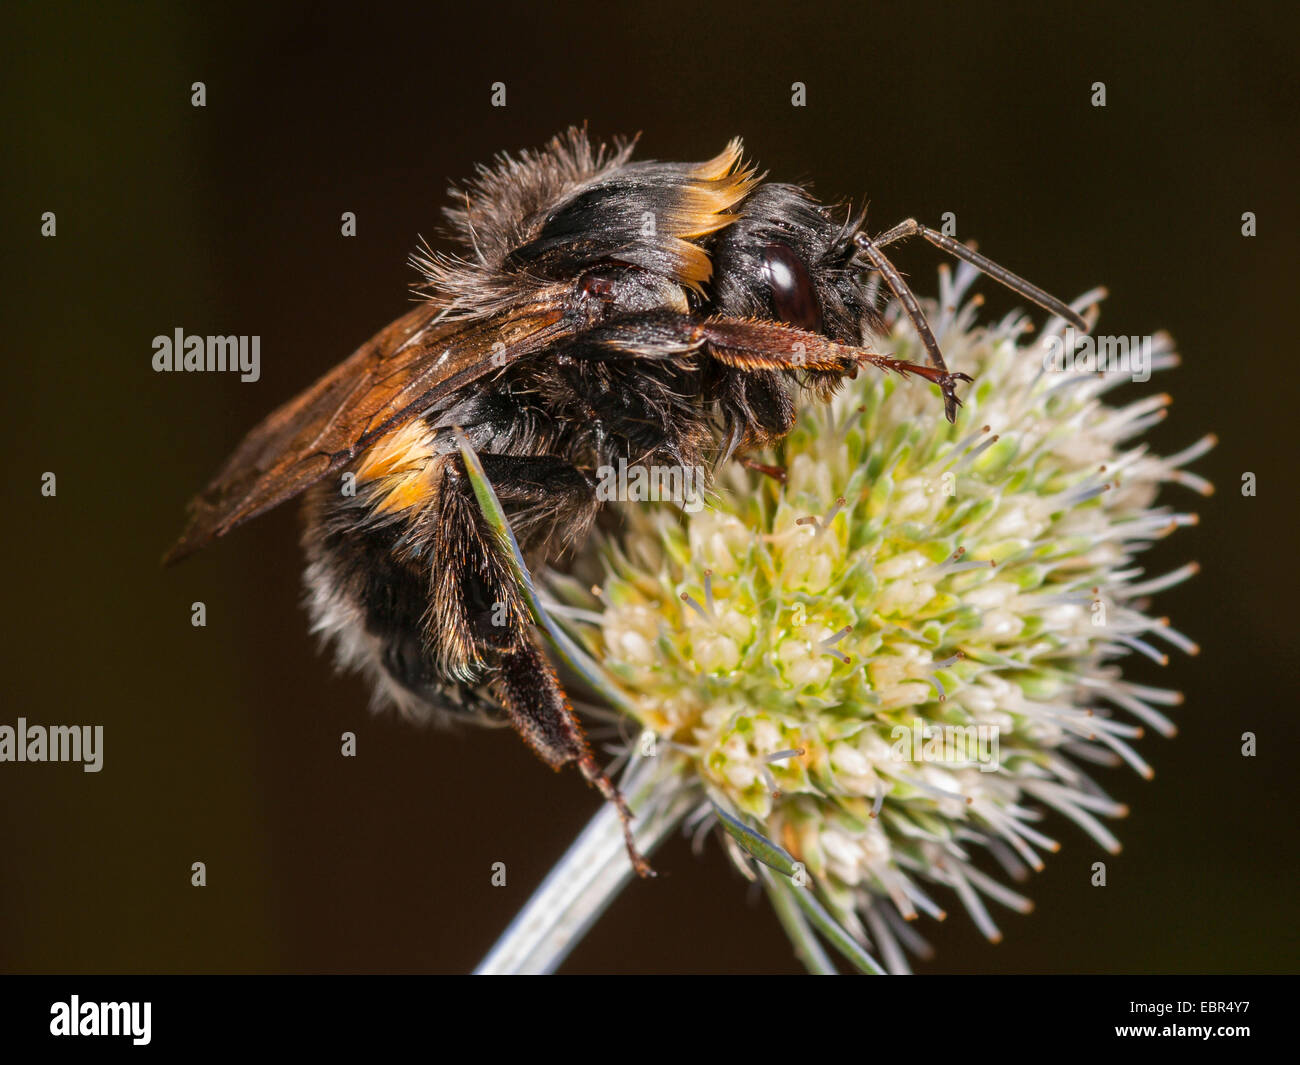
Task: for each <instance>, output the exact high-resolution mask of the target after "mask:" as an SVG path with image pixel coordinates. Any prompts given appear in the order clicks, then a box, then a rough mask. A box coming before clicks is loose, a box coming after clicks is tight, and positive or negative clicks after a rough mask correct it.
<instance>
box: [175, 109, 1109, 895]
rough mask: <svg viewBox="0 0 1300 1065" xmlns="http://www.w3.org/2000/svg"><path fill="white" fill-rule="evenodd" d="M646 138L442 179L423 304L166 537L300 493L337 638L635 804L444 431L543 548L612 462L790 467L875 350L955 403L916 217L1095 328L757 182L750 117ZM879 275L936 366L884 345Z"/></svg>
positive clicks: (379, 682)
mask: <svg viewBox="0 0 1300 1065" xmlns="http://www.w3.org/2000/svg"><path fill="white" fill-rule="evenodd" d="M632 148H633V144H632V143H627V142H618V143H616V144H615V145H614V146H613V147H612V148H607V147H605V146H597V145H594V144H593V143H592V142H591V141H590V139H589V138H588V136H587V134H586V133H585V131H583V130H578V129H572V130H569V131H568V132H567V133H565V134H562V135H561V136H558V137H556V138H555V139H553V140H552V141H551V142H550V144H549V145H547V146H546V147H545V148H543V149H541V150H539V151H526V152H523V153H520V154H518V155H517V156H510V155H502V156H500V157H499V158H498V159H497V160H496V162H495V164H494V165H493V166H491V167H487V168H480V170H479V171H478V174H477V176H476V177H475V178H474V179H472V180H471V181H470V182H468V183H467V184H465V185H464V186H461V187H459V188H453V189H452V190H451V199H452V206H451V207H450V208H448V209H447V211H446V215H447V219H448V223H449V226H450V229H451V231H452V233H451V235H452V237H453V238H455V239H456V240H457V241H458V242H459V249H458V250H457V251H456V252H454V253H435V252H433V251H431V250H429V248H428V247H427V246H425V247H424V248H423V250H422V251H421V252H420V253H417V254H416V255H415V256H413V260H412V261H413V263H414V264H415V266H416V267H417V268H418V269H419V270H420V271H421V273H422V275H423V276H422V280H421V282H420V283H419V284H418V285H417V286H416V288H417V290H418V291H419V293H420V295H421V296H422V297H423V298H422V299H420V300H419V302H418V304H417V306H415V308H414V309H413V310H411V311H410V312H409V313H407V314H405V315H404V316H403V317H401V318H399V319H398V320H397V321H396V322H393V323H392V324H391V325H389V326H387V327H386V328H385V329H383V330H382V331H381V332H379V333H378V334H377V335H376V336H374V337H373V338H372V339H370V340H369V341H367V342H366V343H365V344H363V345H362V346H361V347H360V348H359V349H358V350H357V351H356V352H354V353H353V354H352V356H351V357H350V358H348V359H347V360H345V361H344V362H342V363H340V364H339V365H338V366H336V367H334V369H332V370H331V371H329V372H328V373H327V374H325V376H324V377H322V378H321V379H320V380H319V381H317V382H316V383H315V384H314V385H312V386H311V387H310V388H309V389H307V391H305V392H304V393H302V394H301V395H299V396H298V397H296V398H295V399H292V400H290V401H289V402H288V403H286V404H285V405H284V406H282V407H280V408H279V409H278V410H276V411H275V412H273V413H272V414H271V415H270V416H269V417H267V418H266V420H265V421H263V422H262V424H261V425H259V426H258V427H257V428H255V429H254V430H253V431H252V432H250V433H249V434H248V436H247V437H246V438H245V439H244V441H243V443H241V444H240V445H239V447H238V448H237V449H236V450H235V453H234V454H233V455H232V456H231V457H230V459H229V460H228V461H227V462H226V464H225V465H224V466H223V467H222V468H221V470H220V472H219V473H218V474H217V475H216V477H215V478H214V479H213V480H212V482H211V484H209V486H208V487H207V488H206V489H205V490H204V491H203V493H202V494H201V495H199V496H198V497H197V498H196V499H195V500H194V501H193V502H192V503H191V505H190V517H189V523H188V526H187V527H186V529H185V532H184V534H183V535H182V537H181V539H180V541H179V542H178V543H177V544H176V545H175V547H174V548H173V549H172V550H171V552H170V553H169V554H168V556H167V561H174V560H176V559H179V558H182V557H184V556H185V555H188V554H190V553H191V552H193V551H196V550H198V549H199V548H200V547H203V546H204V545H205V544H207V543H209V542H210V541H212V540H214V539H216V538H217V537H220V536H223V535H224V534H226V533H227V532H229V531H230V530H231V529H233V528H235V527H236V526H238V525H240V524H242V523H243V522H245V521H248V520H249V519H250V518H253V517H256V516H257V515H258V514H261V513H262V512H263V511H266V510H269V509H270V508H271V507H274V506H275V505H277V504H279V503H282V502H284V501H285V500H287V499H290V498H292V497H293V496H296V495H299V494H301V493H304V492H306V499H305V516H306V521H305V532H304V535H303V545H304V548H305V551H306V556H307V573H306V581H307V586H308V595H309V609H310V612H311V615H312V619H313V623H314V627H315V629H316V630H317V631H319V632H320V633H322V634H324V635H325V636H326V637H327V638H329V639H330V640H332V641H333V642H334V644H335V645H336V648H337V653H338V657H339V661H340V663H341V664H342V665H344V666H346V667H349V668H357V669H361V670H364V671H365V672H366V673H367V674H369V675H370V677H371V678H372V679H373V680H374V682H375V685H376V690H377V692H378V693H380V694H381V696H382V697H383V698H385V699H387V700H389V701H391V702H392V703H394V704H396V705H397V706H398V707H399V708H400V709H401V710H402V711H403V712H405V713H406V714H408V715H410V716H414V717H428V716H430V715H432V714H435V713H437V712H439V711H449V712H452V713H459V714H464V715H472V714H476V713H481V712H484V711H487V712H490V713H497V714H499V713H501V712H504V714H505V715H507V716H508V718H509V721H510V722H511V724H512V725H513V726H514V727H515V729H517V730H518V732H519V733H520V735H522V736H523V738H524V739H525V740H526V741H527V742H528V743H529V745H530V746H531V747H532V748H533V750H535V751H536V752H537V753H538V754H539V755H540V756H541V757H542V759H543V760H545V761H546V762H547V763H548V764H549V765H551V766H553V767H556V768H559V767H561V766H564V765H568V764H570V763H576V765H577V766H578V768H579V769H580V770H581V772H582V774H583V775H584V776H585V777H586V779H587V780H588V781H589V782H591V783H592V784H594V785H595V786H596V787H598V788H599V789H600V791H601V792H602V793H603V794H604V795H605V797H606V798H607V799H609V800H610V801H612V802H615V803H616V804H617V805H618V807H619V810H620V812H621V813H622V815H623V818H624V825H625V829H626V827H627V821H628V814H627V809H626V806H625V804H624V803H623V800H622V797H621V796H620V794H619V792H618V790H617V789H616V788H615V787H614V785H613V784H612V783H611V782H610V780H609V779H608V777H607V776H606V775H605V773H604V772H603V771H602V770H601V768H600V767H599V766H598V765H597V764H596V762H595V760H594V758H593V756H592V753H591V751H590V749H589V747H588V745H587V742H586V740H585V738H584V736H583V733H582V730H581V727H580V726H579V724H578V722H577V720H576V718H575V716H574V713H573V710H572V708H571V706H570V704H569V701H568V699H567V697H566V695H565V693H564V690H563V689H562V687H561V685H560V683H559V680H558V679H557V677H556V674H555V672H554V670H553V669H552V667H551V666H550V664H549V663H548V661H547V659H546V657H545V656H544V654H543V652H542V650H541V648H540V646H539V643H538V638H537V635H536V634H535V632H534V631H533V630H532V626H531V622H530V615H529V610H528V607H527V603H526V600H525V598H524V595H523V592H522V590H521V589H520V588H519V587H518V586H517V584H516V581H515V579H514V577H513V575H512V573H513V571H512V569H511V567H510V565H509V561H508V560H507V559H506V558H505V557H503V553H502V549H501V547H500V546H499V542H498V540H497V539H496V538H495V536H494V534H493V532H492V530H491V528H490V527H489V525H488V524H487V522H486V519H485V518H484V516H483V514H482V512H481V510H480V508H479V506H478V504H477V502H476V497H475V495H474V492H473V490H472V486H471V484H470V481H469V479H468V476H467V473H466V469H465V466H464V460H463V458H462V455H461V453H460V450H459V447H458V434H457V432H456V431H455V430H457V429H458V428H459V429H460V430H463V433H464V436H465V437H467V438H468V440H469V442H470V444H471V446H472V447H473V448H474V450H475V451H476V452H477V453H478V455H479V456H480V458H481V461H482V465H483V468H484V471H485V472H486V474H487V477H488V479H489V480H490V481H491V483H492V485H493V486H494V488H495V490H496V493H497V495H498V496H499V498H500V500H501V503H502V506H503V508H504V510H505V513H506V515H507V518H508V520H509V521H510V524H511V528H512V530H513V532H514V534H515V537H516V539H517V540H518V542H519V545H520V548H521V549H522V551H523V552H524V553H525V557H526V558H527V559H528V561H529V563H530V565H534V566H537V565H544V564H546V563H550V562H554V561H556V560H557V559H559V558H560V557H561V556H562V555H563V554H564V553H565V552H566V551H570V550H572V549H574V548H576V547H578V546H579V545H581V543H582V542H583V540H584V537H585V536H586V534H587V533H588V531H589V529H590V528H591V524H592V521H593V519H594V518H595V516H596V513H597V510H598V507H599V505H600V504H599V502H598V499H597V493H596V490H595V486H596V475H597V471H598V470H600V469H601V468H608V467H614V466H617V465H618V464H619V462H620V460H622V461H623V462H625V463H626V464H627V465H628V466H632V465H635V464H645V465H654V466H661V467H663V466H668V467H674V466H675V467H680V468H687V467H700V466H703V467H704V468H706V469H712V468H716V466H717V464H719V463H722V462H726V461H730V460H739V461H744V462H749V463H751V464H753V465H755V466H756V467H757V468H760V469H763V470H765V471H767V472H769V473H771V474H772V475H773V476H780V475H781V471H780V470H779V469H777V468H774V467H767V466H762V465H761V464H759V463H757V461H756V459H755V456H756V455H757V453H758V452H760V451H762V449H764V448H766V447H767V446H769V445H771V444H773V443H774V442H776V441H779V440H780V439H781V438H782V437H783V436H785V435H786V434H787V433H788V432H789V431H790V429H791V427H792V425H793V424H794V417H795V407H794V403H795V398H796V397H797V396H798V395H799V394H801V393H803V392H811V393H812V394H813V395H814V396H815V397H818V398H820V399H825V398H827V397H829V396H830V395H831V394H832V393H833V392H834V391H835V389H836V388H837V386H838V385H839V384H840V382H841V381H842V380H843V379H844V378H845V377H846V376H847V377H852V376H854V375H855V374H856V373H857V371H858V370H859V369H860V368H862V367H867V366H870V367H875V368H877V369H880V370H885V371H896V372H898V373H902V374H911V375H916V376H918V377H921V378H924V379H925V380H927V381H930V382H932V383H934V384H935V385H937V386H938V387H939V389H940V391H941V393H942V396H943V399H944V405H945V411H946V414H947V416H948V418H949V419H950V420H951V419H953V418H954V417H955V414H956V409H957V406H958V405H959V403H960V401H959V400H958V398H957V395H956V386H957V384H958V383H959V382H960V381H963V380H969V378H968V377H966V376H965V375H964V374H956V373H950V372H949V371H948V369H947V367H946V366H945V365H944V361H943V357H942V355H941V353H940V351H939V346H938V344H937V343H936V341H935V339H934V336H933V334H932V332H931V330H930V327H929V326H928V324H927V323H926V320H925V317H924V315H923V313H922V311H921V308H920V306H919V305H918V303H917V301H916V300H915V298H914V297H913V295H912V293H911V292H910V290H909V289H908V287H907V285H906V284H905V282H904V281H903V279H902V278H901V277H900V275H899V274H898V272H897V271H896V270H895V269H894V267H893V266H892V265H891V263H890V262H889V260H888V259H887V258H886V257H885V255H884V253H883V251H882V249H883V248H884V247H886V246H887V245H889V244H891V243H894V242H895V241H898V240H900V239H903V238H905V237H909V236H917V235H919V236H922V237H924V238H926V239H927V240H929V241H930V242H932V243H934V244H936V245H938V246H939V247H941V248H943V249H945V250H946V251H948V252H950V253H951V254H953V255H956V256H958V257H960V258H962V259H965V260H966V261H968V262H970V263H972V264H973V265H975V266H976V267H978V268H979V269H980V270H982V271H984V272H985V273H987V274H989V275H990V276H992V277H993V278H995V279H997V280H998V281H1000V282H1002V283H1003V284H1005V285H1007V286H1008V287H1010V288H1012V289H1013V290H1015V291H1016V292H1019V293H1020V294H1021V295H1023V296H1025V297H1026V298H1028V299H1030V300H1032V301H1033V302H1035V303H1037V304H1038V305H1040V306H1042V307H1044V308H1046V309H1047V310H1049V311H1051V312H1052V313H1054V314H1056V315H1060V316H1061V317H1063V318H1065V319H1067V320H1069V321H1070V322H1072V323H1073V324H1074V325H1075V326H1076V327H1077V328H1079V329H1081V330H1086V324H1085V323H1084V322H1083V320H1082V319H1081V318H1080V316H1079V315H1078V314H1076V313H1075V312H1074V311H1072V310H1071V309H1070V308H1068V307H1066V306H1065V305H1064V304H1062V303H1061V302H1060V301H1058V300H1056V299H1054V298H1053V297H1051V296H1049V295H1047V294H1046V293H1045V292H1042V291H1041V290H1039V289H1037V288H1035V287H1034V286H1032V285H1030V284H1029V283H1028V282H1025V281H1023V280H1022V279H1020V278H1019V277H1017V276H1015V275H1014V274H1011V273H1009V272H1008V271H1006V270H1004V269H1003V268H1001V267H999V266H997V265H996V264H994V263H992V262H991V261H989V260H988V259H986V258H984V257H983V256H981V255H978V254H977V253H975V252H974V251H973V250H971V249H969V248H967V247H966V246H965V245H963V244H960V243H958V242H957V241H955V240H953V239H952V238H951V237H948V236H945V235H944V234H942V233H939V232H936V231H935V230H932V229H929V228H927V227H925V226H922V225H919V224H918V223H916V222H915V221H912V220H908V221H905V222H903V223H901V224H900V225H897V226H895V227H893V228H892V229H889V230H887V231H885V232H883V233H879V234H877V235H876V236H869V235H868V234H867V232H866V230H865V218H864V216H863V214H861V213H858V214H854V213H853V212H852V211H851V210H850V209H849V208H848V207H847V206H845V205H837V206H828V205H823V204H822V203H819V202H818V201H817V200H816V199H814V198H813V197H812V196H811V195H810V194H809V193H808V192H807V191H806V190H805V189H803V188H801V187H799V186H796V185H790V184H778V183H774V182H769V181H766V180H765V179H764V178H763V177H761V176H760V175H759V174H758V173H757V172H756V171H755V169H754V168H753V167H752V166H749V165H746V164H745V162H744V161H743V158H742V153H741V146H740V142H739V141H738V140H737V141H732V142H731V143H730V144H729V145H728V146H727V147H726V149H725V150H724V151H723V152H722V153H721V154H720V155H718V156H716V157H714V158H712V159H709V160H708V161H706V162H702V163H661V162H635V161H633V160H632ZM873 273H874V274H875V275H877V276H878V278H880V279H882V280H883V281H884V283H885V284H886V285H887V286H888V288H889V289H890V290H891V291H892V292H893V295H894V297H895V298H896V300H897V301H898V303H899V305H900V307H901V308H902V310H903V311H904V312H905V313H906V314H907V315H908V317H909V318H910V319H911V321H912V323H913V324H914V326H915V328H916V330H917V333H918V335H919V336H920V338H921V340H922V341H923V344H924V347H925V349H926V353H927V363H928V365H921V364H914V363H908V362H903V361H900V360H897V359H894V358H891V357H890V356H889V355H887V354H883V353H879V352H876V351H874V350H872V347H871V342H872V337H873V336H877V335H879V334H880V332H881V330H882V327H883V320H882V318H881V315H880V310H879V308H878V307H877V306H876V302H875V296H874V292H875V291H876V289H877V288H878V287H879V285H878V282H877V283H872V281H871V275H872V274H873ZM343 484H347V485H348V486H349V490H348V491H343V490H342V488H341V486H342V485H343ZM627 838H628V847H629V853H630V854H631V856H632V858H633V862H634V864H635V865H636V867H637V870H638V872H641V873H646V872H647V871H648V867H647V866H646V864H645V863H644V861H643V860H642V859H641V858H640V857H639V855H637V853H636V850H635V847H634V846H633V843H632V837H631V834H630V832H627Z"/></svg>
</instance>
